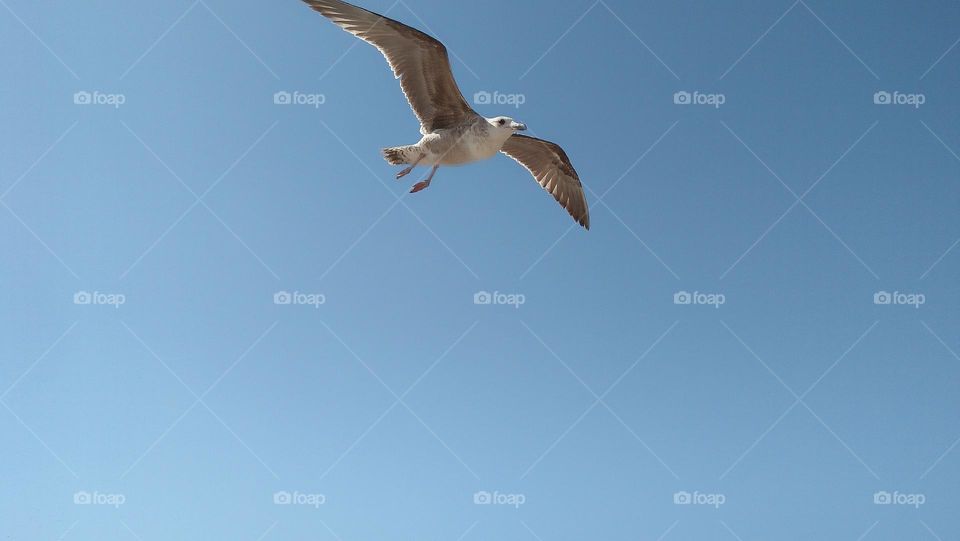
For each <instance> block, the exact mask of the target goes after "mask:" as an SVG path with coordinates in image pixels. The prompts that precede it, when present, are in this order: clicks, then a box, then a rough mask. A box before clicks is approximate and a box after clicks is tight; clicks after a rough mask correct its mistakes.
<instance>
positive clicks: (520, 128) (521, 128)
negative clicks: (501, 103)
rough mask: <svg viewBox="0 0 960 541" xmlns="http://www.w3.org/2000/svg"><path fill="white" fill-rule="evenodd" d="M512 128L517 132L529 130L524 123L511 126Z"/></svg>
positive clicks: (515, 123)
mask: <svg viewBox="0 0 960 541" xmlns="http://www.w3.org/2000/svg"><path fill="white" fill-rule="evenodd" d="M510 127H511V128H513V129H514V130H516V131H524V130H526V129H527V125H526V124H524V123H523V122H514V123H512V124H510Z"/></svg>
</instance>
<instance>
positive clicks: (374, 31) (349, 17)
mask: <svg viewBox="0 0 960 541" xmlns="http://www.w3.org/2000/svg"><path fill="white" fill-rule="evenodd" d="M303 1H304V2H306V3H307V4H308V5H309V6H310V7H311V8H313V9H314V10H316V11H318V12H319V13H320V14H321V15H323V16H324V17H326V18H328V19H330V20H331V21H333V22H334V23H336V24H337V25H338V26H340V27H341V28H343V29H344V30H346V31H347V32H350V33H351V34H353V35H354V36H356V37H358V38H360V39H362V40H363V41H366V42H367V43H369V44H371V45H373V46H374V47H376V48H377V49H378V50H379V51H380V52H381V53H382V54H383V56H384V57H385V58H386V59H387V63H389V64H390V68H391V69H392V70H393V75H394V76H395V78H397V79H400V87H401V88H402V90H403V93H404V95H405V96H406V98H407V102H408V103H409V104H410V108H411V109H413V113H414V114H415V115H416V116H417V119H418V120H419V121H420V134H421V135H422V137H421V138H420V141H419V142H418V143H416V144H413V145H403V146H396V147H390V148H385V149H383V151H382V152H383V157H384V159H385V160H386V161H387V162H388V163H390V164H391V165H407V167H406V168H405V169H403V170H402V171H400V172H399V173H397V180H399V179H401V178H403V177H405V176H406V175H408V174H410V173H411V172H412V171H413V169H414V168H415V167H416V166H418V165H425V166H430V167H431V169H430V173H429V174H428V175H427V177H426V178H425V179H423V180H422V181H420V182H418V183H416V184H414V185H413V187H412V189H411V190H410V193H417V192H419V191H421V190H423V189H425V188H427V187H428V186H430V182H431V181H432V180H433V177H434V175H436V173H437V169H439V168H440V166H441V165H445V166H446V165H465V164H468V163H473V162H476V161H480V160H486V159H488V158H491V157H493V156H494V155H495V154H496V153H497V152H502V153H504V154H506V155H507V156H509V157H511V158H513V159H514V160H516V161H517V162H518V163H519V164H520V165H522V166H523V167H524V168H526V169H527V170H528V171H529V172H530V173H531V174H532V175H533V177H534V178H535V179H536V180H537V182H539V183H540V186H542V187H543V189H544V190H546V191H548V192H550V194H551V195H553V197H554V199H556V200H557V202H558V203H560V205H561V206H563V207H564V208H565V209H566V210H567V212H569V213H570V216H572V217H573V219H574V220H575V221H576V222H577V223H578V224H580V225H581V226H583V227H584V228H586V229H590V211H589V209H588V208H587V201H586V199H585V198H584V196H583V185H582V184H581V183H580V177H579V176H578V175H577V171H576V170H575V169H574V168H573V165H572V164H571V163H570V159H569V158H568V157H567V153H566V152H564V151H563V149H562V148H560V146H559V145H557V144H556V143H551V142H550V141H545V140H543V139H538V138H536V137H529V136H526V135H521V134H519V133H517V132H521V131H524V130H526V129H527V126H526V125H525V124H523V123H522V122H517V121H515V120H514V119H512V118H510V117H507V116H497V117H493V118H485V117H482V116H480V115H479V114H477V112H476V111H474V110H473V109H472V108H471V107H470V106H469V105H468V104H467V101H466V100H465V99H464V98H463V94H462V93H461V92H460V88H459V87H458V86H457V81H456V80H455V79H454V77H453V72H452V71H451V69H450V60H449V58H448V56H447V48H446V47H444V45H443V43H440V41H438V40H436V39H434V38H432V37H430V36H428V35H427V34H425V33H423V32H421V31H419V30H417V29H415V28H411V27H409V26H407V25H405V24H403V23H401V22H398V21H395V20H393V19H390V18H388V17H384V16H383V15H380V14H377V13H374V12H372V11H368V10H366V9H363V8H360V7H357V6H354V5H352V4H348V3H347V2H343V1H341V0H303Z"/></svg>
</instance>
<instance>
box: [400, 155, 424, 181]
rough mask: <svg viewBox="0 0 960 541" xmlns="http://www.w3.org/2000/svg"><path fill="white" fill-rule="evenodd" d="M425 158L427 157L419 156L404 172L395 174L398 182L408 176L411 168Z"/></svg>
mask: <svg viewBox="0 0 960 541" xmlns="http://www.w3.org/2000/svg"><path fill="white" fill-rule="evenodd" d="M426 156H427V155H426V154H421V155H420V157H419V158H417V159H416V161H414V162H413V163H411V164H410V167H407V168H405V169H404V170H402V171H400V172H399V173H397V180H400V179H402V178H403V177H405V176H407V175H409V174H410V172H411V171H413V168H414V167H416V166H417V164H418V163H420V160H422V159H424V158H425V157H426Z"/></svg>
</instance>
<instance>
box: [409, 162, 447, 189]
mask: <svg viewBox="0 0 960 541" xmlns="http://www.w3.org/2000/svg"><path fill="white" fill-rule="evenodd" d="M437 169H440V164H437V165H434V166H433V169H431V170H430V174H429V175H427V178H425V179H423V180H422V181H420V182H418V183H416V184H414V185H413V188H411V189H410V193H417V192H419V191H420V190H424V189H426V187H427V186H429V185H430V181H431V180H433V175H436V174H437Z"/></svg>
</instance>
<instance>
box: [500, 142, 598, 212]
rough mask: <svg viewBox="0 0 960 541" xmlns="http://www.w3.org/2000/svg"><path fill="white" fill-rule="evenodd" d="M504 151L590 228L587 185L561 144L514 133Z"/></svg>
mask: <svg viewBox="0 0 960 541" xmlns="http://www.w3.org/2000/svg"><path fill="white" fill-rule="evenodd" d="M501 152H503V153H504V154H506V155H507V156H510V157H511V158H513V159H514V160H516V161H517V162H518V163H519V164H520V165H522V166H524V167H526V168H527V170H528V171H530V173H532V174H533V178H535V179H537V182H539V183H540V185H541V186H543V189H544V190H546V191H548V192H550V193H551V194H552V195H553V198H554V199H556V200H557V203H560V205H561V206H562V207H563V208H565V209H567V212H569V213H570V216H573V219H574V220H576V222H577V223H578V224H580V225H582V226H583V227H585V228H586V229H590V209H589V208H587V200H586V198H584V196H583V185H582V184H581V183H580V177H579V176H577V171H576V170H575V169H574V168H573V165H572V164H571V163H570V158H567V153H566V152H564V151H563V149H562V148H560V145H557V144H555V143H551V142H550V141H544V140H543V139H537V138H536V137H528V136H526V135H519V134H514V135H511V136H510V138H509V139H507V142H506V143H504V145H503V148H502V149H501Z"/></svg>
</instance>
